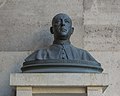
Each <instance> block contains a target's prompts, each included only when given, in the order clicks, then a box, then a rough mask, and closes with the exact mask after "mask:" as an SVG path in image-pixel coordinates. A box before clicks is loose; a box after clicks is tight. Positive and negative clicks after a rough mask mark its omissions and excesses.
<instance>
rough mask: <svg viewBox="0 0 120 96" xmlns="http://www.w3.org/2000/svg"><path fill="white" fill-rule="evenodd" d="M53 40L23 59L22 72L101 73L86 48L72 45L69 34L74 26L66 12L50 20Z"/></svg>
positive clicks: (99, 65)
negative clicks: (46, 46) (44, 47)
mask: <svg viewBox="0 0 120 96" xmlns="http://www.w3.org/2000/svg"><path fill="white" fill-rule="evenodd" d="M50 31H51V33H52V34H53V35H54V41H53V44H52V45H51V46H49V47H48V48H46V49H39V50H37V51H35V52H34V53H32V54H31V55H30V56H28V57H27V58H26V59H25V62H24V63H23V67H22V68H21V70H22V72H38V73H41V72H44V73H59V72H60V73H61V72H62V73H64V72H66V73H101V72H102V71H103V69H102V68H101V64H100V63H98V62H97V61H96V60H95V59H94V58H93V57H92V56H91V55H90V54H89V53H88V52H87V51H86V50H83V49H79V48H76V47H74V46H73V45H72V44H71V43H70V36H71V35H72V33H73V31H74V28H73V27H72V20H71V19H70V17H69V16H68V15H66V14H63V13H60V14H57V15H56V16H55V17H54V18H53V20H52V27H51V28H50Z"/></svg>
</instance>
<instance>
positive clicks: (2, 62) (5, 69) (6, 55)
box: [0, 52, 29, 96]
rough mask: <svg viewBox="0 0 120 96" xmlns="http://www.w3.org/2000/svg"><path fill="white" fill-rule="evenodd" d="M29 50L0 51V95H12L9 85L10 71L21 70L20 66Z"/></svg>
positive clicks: (12, 90)
mask: <svg viewBox="0 0 120 96" xmlns="http://www.w3.org/2000/svg"><path fill="white" fill-rule="evenodd" d="M28 53H29V52H0V78H1V79H0V96H14V93H15V90H14V88H13V89H12V88H11V87H10V86H9V82H10V78H9V77H10V73H14V72H21V70H20V67H21V66H22V63H23V61H24V59H25V58H26V56H27V55H28Z"/></svg>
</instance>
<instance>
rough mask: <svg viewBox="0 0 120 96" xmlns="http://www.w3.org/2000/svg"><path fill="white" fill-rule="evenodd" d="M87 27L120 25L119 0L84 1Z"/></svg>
mask: <svg viewBox="0 0 120 96" xmlns="http://www.w3.org/2000/svg"><path fill="white" fill-rule="evenodd" d="M83 6H84V24H85V25H91V24H95V25H107V24H108V25H110V24H112V25H120V18H119V17H120V1H119V0H84V5H83Z"/></svg>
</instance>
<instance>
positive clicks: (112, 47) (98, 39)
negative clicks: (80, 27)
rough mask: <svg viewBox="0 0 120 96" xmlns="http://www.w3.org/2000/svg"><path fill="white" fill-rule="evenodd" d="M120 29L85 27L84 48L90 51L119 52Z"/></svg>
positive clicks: (99, 26) (107, 26)
mask: <svg viewBox="0 0 120 96" xmlns="http://www.w3.org/2000/svg"><path fill="white" fill-rule="evenodd" d="M119 30H120V27H119V26H113V25H85V34H84V48H85V49H86V50H89V51H119V50H120V32H119Z"/></svg>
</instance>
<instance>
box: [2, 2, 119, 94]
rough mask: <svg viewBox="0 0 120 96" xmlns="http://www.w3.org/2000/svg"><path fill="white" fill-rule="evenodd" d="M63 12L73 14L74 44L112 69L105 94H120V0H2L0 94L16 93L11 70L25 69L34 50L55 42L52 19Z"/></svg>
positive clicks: (105, 66)
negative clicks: (24, 64) (10, 77)
mask: <svg viewBox="0 0 120 96" xmlns="http://www.w3.org/2000/svg"><path fill="white" fill-rule="evenodd" d="M62 12H63V13H66V14H68V15H69V16H70V17H71V18H72V21H73V26H74V27H75V32H74V34H73V36H72V38H71V42H72V43H73V45H75V46H76V47H79V48H84V49H86V50H88V51H89V52H90V53H91V54H92V55H93V56H94V57H95V58H96V59H97V60H98V61H99V62H100V63H101V64H102V67H103V68H104V73H109V76H110V86H109V87H108V88H107V90H106V91H105V93H104V95H103V96H119V94H120V91H119V90H120V76H119V74H120V58H119V56H120V33H119V29H120V17H119V16H120V1H119V0H0V61H1V63H0V78H1V79H0V96H8V95H9V96H14V89H13V88H11V87H10V86H9V75H10V73H14V72H21V71H20V68H21V66H22V63H23V61H24V59H25V58H26V57H27V56H28V55H29V54H30V53H31V51H34V50H36V49H38V48H41V47H47V46H49V45H50V44H51V43H52V41H53V36H52V35H51V34H50V31H49V28H50V26H51V19H52V17H53V16H54V15H56V14H57V13H62Z"/></svg>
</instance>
